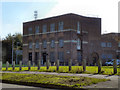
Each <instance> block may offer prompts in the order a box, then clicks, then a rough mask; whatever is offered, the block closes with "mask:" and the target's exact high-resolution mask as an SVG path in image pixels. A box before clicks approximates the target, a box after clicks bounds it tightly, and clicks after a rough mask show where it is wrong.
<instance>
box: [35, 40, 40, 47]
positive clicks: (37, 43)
mask: <svg viewBox="0 0 120 90" xmlns="http://www.w3.org/2000/svg"><path fill="white" fill-rule="evenodd" d="M35 48H36V49H37V48H39V41H38V40H37V41H36V42H35Z"/></svg>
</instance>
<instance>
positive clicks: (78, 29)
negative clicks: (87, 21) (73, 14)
mask: <svg viewBox="0 0 120 90" xmlns="http://www.w3.org/2000/svg"><path fill="white" fill-rule="evenodd" d="M77 33H78V34H80V22H79V21H78V22H77Z"/></svg>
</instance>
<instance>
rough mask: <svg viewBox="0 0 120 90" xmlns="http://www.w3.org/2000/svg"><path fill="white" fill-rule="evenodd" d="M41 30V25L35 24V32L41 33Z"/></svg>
mask: <svg viewBox="0 0 120 90" xmlns="http://www.w3.org/2000/svg"><path fill="white" fill-rule="evenodd" d="M39 30H40V26H38V25H37V26H35V34H37V33H39V32H40V31H39Z"/></svg>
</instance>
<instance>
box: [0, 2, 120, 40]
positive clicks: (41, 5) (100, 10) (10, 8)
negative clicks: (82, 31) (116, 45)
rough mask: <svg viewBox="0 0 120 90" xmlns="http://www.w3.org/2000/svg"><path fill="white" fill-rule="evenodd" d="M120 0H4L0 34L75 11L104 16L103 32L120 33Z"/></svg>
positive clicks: (3, 35)
mask: <svg viewBox="0 0 120 90" xmlns="http://www.w3.org/2000/svg"><path fill="white" fill-rule="evenodd" d="M119 1H120V0H26V1H25V0H1V1H0V9H1V10H0V36H1V38H4V37H5V36H7V35H8V34H9V33H11V34H14V33H22V32H23V22H28V21H32V20H34V11H35V10H37V11H38V19H42V18H46V17H52V16H57V15H62V14H66V13H75V14H79V15H83V16H88V17H99V18H101V19H102V22H101V27H102V29H101V30H102V34H103V33H110V32H118V2H119Z"/></svg>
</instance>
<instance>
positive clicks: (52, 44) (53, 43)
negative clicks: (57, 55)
mask: <svg viewBox="0 0 120 90" xmlns="http://www.w3.org/2000/svg"><path fill="white" fill-rule="evenodd" d="M50 45H51V47H52V48H54V47H55V40H51V44H50Z"/></svg>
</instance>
